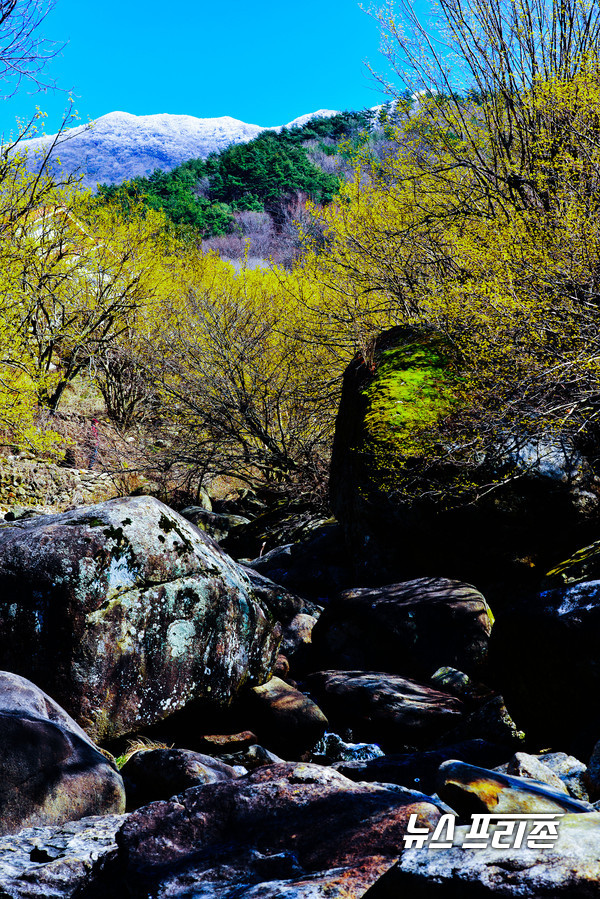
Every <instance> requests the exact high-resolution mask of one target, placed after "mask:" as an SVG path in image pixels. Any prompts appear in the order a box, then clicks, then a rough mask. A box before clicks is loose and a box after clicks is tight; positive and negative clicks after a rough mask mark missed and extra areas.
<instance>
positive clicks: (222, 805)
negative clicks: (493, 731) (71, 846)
mask: <svg viewBox="0 0 600 899" xmlns="http://www.w3.org/2000/svg"><path fill="white" fill-rule="evenodd" d="M411 814H415V815H417V820H418V821H419V823H420V824H421V826H423V825H429V826H434V825H435V823H436V822H437V821H438V820H439V817H440V811H439V809H438V807H437V806H436V804H435V803H434V801H433V800H430V799H429V798H428V797H426V796H423V795H421V794H414V793H411V792H410V791H402V790H399V789H397V788H391V789H388V788H386V787H385V786H380V785H377V786H376V785H371V784H355V783H352V782H351V781H349V780H347V778H345V777H343V776H342V775H341V774H338V773H337V772H336V771H332V770H331V769H328V768H323V767H321V766H319V765H310V764H294V763H292V764H280V765H273V766H270V767H267V768H260V769H258V770H257V771H255V772H253V773H252V774H250V775H247V776H245V777H242V778H240V779H238V780H234V781H228V782H223V783H217V784H207V785H205V786H203V787H193V788H192V789H189V790H186V792H185V793H182V794H181V795H179V796H177V797H175V798H174V799H172V800H171V801H169V802H154V803H152V804H151V805H149V806H146V807H145V808H143V809H140V810H139V811H137V812H134V813H133V814H132V815H130V817H129V818H128V820H127V822H126V823H125V825H124V826H123V828H122V829H121V831H120V833H119V835H118V845H119V851H118V855H117V856H116V857H115V858H113V859H112V861H111V862H110V863H107V864H106V866H105V869H104V877H103V879H102V880H101V881H98V883H97V891H96V892H95V893H91V892H88V893H86V899H87V897H91V896H92V895H94V896H107V895H111V894H116V895H124V894H127V895H135V896H138V895H139V896H142V895H143V896H146V895H157V896H165V897H166V896H176V895H188V896H192V895H193V896H203V897H206V899H209V897H210V899H212V897H215V899H216V897H219V899H221V897H223V896H232V897H233V896H234V895H235V896H248V897H249V896H255V897H259V896H265V895H266V896H273V897H275V896H281V895H284V896H290V899H291V897H292V896H294V897H298V896H305V897H307V899H308V896H311V897H314V899H319V897H323V899H325V897H327V896H336V895H339V896H340V897H341V896H344V897H345V899H358V897H360V896H362V895H363V893H364V892H365V889H366V888H367V887H368V886H369V885H370V884H371V883H373V882H374V881H375V880H376V879H377V878H378V877H379V876H380V875H381V874H382V873H383V871H385V870H386V868H388V867H390V865H392V864H393V863H394V861H395V860H396V859H397V857H398V851H399V847H400V846H401V841H402V835H403V834H404V833H405V830H406V826H407V823H408V820H409V817H410V815H411ZM199 849H200V851H199ZM330 879H331V881H332V883H333V887H332V890H331V892H330V891H329V889H328V883H329V880H330ZM342 883H344V884H345V885H346V887H347V889H346V891H345V892H341V891H339V892H337V893H336V889H338V886H341V884H342ZM336 884H337V885H338V886H336ZM236 885H237V890H235V889H234V887H235V886H236ZM259 885H260V886H259ZM278 890H279V892H278Z"/></svg>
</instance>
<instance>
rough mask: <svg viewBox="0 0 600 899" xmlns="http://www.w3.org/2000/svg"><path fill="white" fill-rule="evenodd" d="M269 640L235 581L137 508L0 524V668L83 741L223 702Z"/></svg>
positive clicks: (257, 666) (162, 512)
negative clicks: (31, 685)
mask: <svg viewBox="0 0 600 899" xmlns="http://www.w3.org/2000/svg"><path fill="white" fill-rule="evenodd" d="M280 636H281V631H280V627H279V625H278V624H277V623H276V621H275V619H274V617H273V615H272V614H271V613H270V612H269V610H268V608H267V606H266V605H265V604H264V602H263V601H262V600H261V599H259V598H258V596H257V595H256V592H255V590H254V588H253V587H252V585H251V583H250V581H249V579H248V577H247V576H246V575H245V573H244V571H243V570H242V569H241V568H240V567H239V566H238V565H237V564H236V563H235V562H233V561H232V560H231V559H230V558H229V557H228V556H227V555H225V553H224V552H223V551H222V550H221V549H220V548H219V546H218V545H217V544H216V543H215V542H214V541H213V540H212V539H211V538H210V537H208V536H207V535H206V534H204V533H203V532H202V531H200V530H199V529H198V528H197V527H195V526H194V525H193V524H191V523H190V522H188V521H186V520H185V519H184V518H182V517H181V516H180V515H178V514H177V513H176V512H173V510H171V509H169V508H168V507H167V506H165V505H163V503H161V502H159V501H158V500H156V499H153V498H151V497H143V496H142V497H126V498H121V499H115V500H110V501H109V502H106V503H100V504H98V505H95V506H86V507H82V508H80V509H77V510H76V511H73V512H66V513H63V514H60V515H48V516H42V517H39V518H34V519H30V520H25V521H19V522H16V523H14V524H11V525H8V524H7V525H4V526H0V664H2V666H3V667H5V668H7V669H9V670H11V671H15V672H17V673H19V674H22V675H24V676H26V677H29V678H31V679H32V680H33V681H34V682H36V683H38V684H40V685H41V686H42V687H43V688H44V689H46V690H47V691H48V692H50V693H51V695H52V696H54V697H56V698H57V700H58V701H59V702H60V703H61V704H62V705H63V706H64V707H65V708H66V709H67V710H68V711H69V713H70V714H71V715H73V717H74V718H75V719H76V720H77V721H78V722H79V724H81V726H82V727H83V728H84V729H85V730H86V731H87V733H88V734H89V735H91V736H92V737H93V738H94V739H96V740H102V739H110V738H113V737H117V736H119V735H121V734H125V733H128V732H130V731H133V730H135V729H139V728H140V727H142V726H147V725H149V724H151V723H153V722H156V721H158V720H160V719H163V718H165V717H167V716H168V715H170V714H172V713H173V712H176V711H178V710H180V709H182V708H183V707H184V706H186V705H187V704H188V703H190V702H192V701H195V700H203V701H205V702H207V703H210V704H211V705H216V706H223V705H227V704H229V703H230V702H231V700H232V699H233V697H234V696H235V695H236V693H237V692H238V690H239V688H240V687H241V686H242V685H252V684H260V683H262V682H263V681H264V680H266V679H267V678H268V677H269V675H270V673H271V670H272V668H273V666H274V663H275V659H276V655H277V650H278V646H279V642H280Z"/></svg>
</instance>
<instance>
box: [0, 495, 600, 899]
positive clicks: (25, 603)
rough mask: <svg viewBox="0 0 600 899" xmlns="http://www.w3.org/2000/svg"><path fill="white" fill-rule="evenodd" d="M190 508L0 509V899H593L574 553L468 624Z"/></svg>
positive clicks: (595, 672) (594, 617)
mask: <svg viewBox="0 0 600 899" xmlns="http://www.w3.org/2000/svg"><path fill="white" fill-rule="evenodd" d="M204 513H205V514H199V511H198V510H196V511H194V510H191V511H189V512H186V515H187V516H188V517H184V516H183V515H180V514H178V513H177V512H175V511H173V510H172V509H170V508H168V507H167V506H165V505H163V504H162V503H160V502H159V501H158V500H156V499H153V498H151V497H125V498H119V499H115V500H110V501H108V502H103V503H99V504H96V505H93V506H84V507H81V508H77V509H74V510H71V511H69V512H65V513H61V514H53V515H33V516H30V517H24V518H21V519H18V520H15V521H9V522H5V523H4V524H1V525H0V666H1V667H2V669H4V670H3V672H2V673H1V674H0V731H1V733H2V754H1V757H0V805H1V814H0V833H1V837H0V896H10V897H29V896H31V897H33V896H52V897H71V896H72V897H80V899H85V897H90V899H91V897H105V896H108V895H114V896H131V897H148V899H150V897H157V899H162V897H164V899H167V897H181V899H183V897H186V899H192V897H197V899H199V897H202V899H210V897H215V899H216V897H223V899H234V897H235V899H259V897H260V899H282V897H290V899H292V897H293V899H309V897H310V899H319V897H323V899H326V897H327V899H331V897H333V899H336V897H339V899H354V897H360V896H368V897H374V899H387V897H390V899H392V897H393V899H396V897H400V896H410V897H420V896H422V897H429V896H431V897H436V896H449V897H455V896H456V897H458V896H460V897H462V896H474V897H479V896H482V897H483V896H490V897H491V896H515V897H517V896H518V897H530V896H531V897H542V896H543V897H545V896H562V895H571V896H596V895H598V896H600V865H599V862H598V859H599V858H600V812H599V811H597V810H596V805H595V803H597V802H598V800H599V799H600V746H597V745H596V743H597V741H598V740H599V739H600V717H599V716H598V712H597V708H596V704H595V700H594V698H593V697H594V696H595V695H596V692H597V688H598V687H599V686H600V684H599V683H598V679H599V677H600V665H599V664H598V662H597V659H598V652H597V649H596V647H597V645H598V643H597V640H596V637H597V633H596V629H597V627H598V625H597V621H598V614H597V611H596V610H597V609H599V608H600V582H599V581H598V579H597V577H596V571H595V566H596V565H597V564H600V563H597V562H596V555H597V553H598V558H600V552H599V551H598V549H597V547H596V546H595V545H591V546H590V547H588V548H587V549H586V550H585V551H582V552H580V553H579V554H576V555H575V556H574V557H573V558H572V559H571V560H567V561H566V562H564V563H563V564H560V565H557V566H556V568H555V570H554V573H553V574H552V575H551V576H550V578H548V579H547V580H546V581H545V582H543V583H542V584H541V585H540V589H539V590H538V591H537V592H533V593H531V594H530V595H529V596H528V599H527V603H526V604H524V603H523V599H522V596H520V595H518V592H517V593H515V596H514V597H506V598H505V599H504V601H501V602H500V603H499V608H498V610H497V614H496V615H495V614H494V611H492V608H490V605H489V604H488V601H487V599H486V596H485V595H484V593H483V592H482V591H481V590H479V589H477V587H475V586H473V585H471V584H469V583H465V582H464V581H461V580H459V579H457V578H447V577H443V576H436V577H417V578H412V579H408V580H398V581H396V582H393V583H381V584H371V585H370V586H358V587H356V586H354V587H353V586H351V584H350V585H349V583H348V581H349V580H351V577H352V574H351V571H352V566H351V565H350V564H349V560H348V558H346V559H345V558H344V553H343V550H342V549H341V548H340V545H339V544H338V548H337V549H335V544H336V540H338V539H339V533H338V534H337V536H336V530H335V529H336V527H337V526H336V525H335V524H331V523H319V524H318V525H317V526H316V527H314V528H312V529H311V528H310V527H303V529H302V534H301V537H300V539H299V540H298V541H296V542H295V543H291V544H288V545H287V549H285V551H275V552H271V553H267V554H266V555H263V556H262V557H260V558H258V559H257V560H255V561H253V562H246V563H244V564H242V563H240V562H239V561H235V560H234V559H233V558H232V557H231V556H229V555H228V554H227V553H226V552H225V551H224V549H223V548H222V547H221V546H220V545H219V544H218V543H217V542H216V540H215V539H213V537H212V536H210V534H209V533H208V531H211V530H212V531H213V533H214V534H215V536H216V537H218V539H219V540H221V541H222V542H224V543H225V544H227V540H228V539H229V540H230V539H231V537H230V535H231V532H232V530H234V531H235V532H237V533H235V540H236V541H238V545H239V546H243V545H244V534H243V529H244V528H246V529H247V531H248V535H249V536H248V540H252V539H255V538H256V534H254V531H256V529H257V524H256V521H253V522H249V521H248V520H247V519H244V518H243V517H240V516H237V519H236V520H233V518H232V516H229V518H228V517H227V515H224V514H221V515H217V514H215V513H214V512H210V511H208V510H204ZM240 518H241V520H240ZM189 519H194V521H197V522H198V524H199V525H200V526H198V525H197V524H194V523H193V521H192V520H189ZM332 546H333V547H334V550H333V551H332ZM319 573H321V574H322V577H319ZM268 574H270V575H271V577H269V576H267V575H268ZM272 578H273V579H272ZM292 585H294V587H295V589H292ZM315 587H316V589H315ZM548 654H549V655H548ZM536 665H541V667H540V668H539V669H538V668H536ZM132 740H133V741H135V742H133V743H131V741H132ZM115 756H119V758H118V765H117V763H116V761H115ZM599 807H600V806H599ZM486 816H487V817H486ZM540 816H541V817H540ZM548 821H550V822H557V824H556V826H555V828H554V830H553V828H552V825H549V824H548V823H547V822H548ZM521 825H523V826H521ZM473 827H475V828H476V830H477V828H479V829H478V830H477V835H478V844H477V845H476V846H473V843H474V838H473V833H474V831H473ZM536 828H537V831H536ZM536 834H537V839H536ZM475 842H477V840H475Z"/></svg>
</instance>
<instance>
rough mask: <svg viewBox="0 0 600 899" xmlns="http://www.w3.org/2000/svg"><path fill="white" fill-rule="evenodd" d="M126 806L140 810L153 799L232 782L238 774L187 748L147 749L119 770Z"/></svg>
mask: <svg viewBox="0 0 600 899" xmlns="http://www.w3.org/2000/svg"><path fill="white" fill-rule="evenodd" d="M121 774H122V775H123V778H124V780H125V786H126V788H127V805H128V807H129V808H139V807H140V806H141V805H147V804H148V803H149V802H153V801H154V800H156V799H169V798H170V797H171V796H175V794H176V793H181V792H183V790H187V789H188V788H189V787H197V786H199V785H200V784H209V783H218V782H219V781H221V780H232V779H233V778H235V777H238V774H239V772H238V771H236V770H235V768H232V767H231V765H227V764H225V762H222V761H220V760H219V759H215V758H212V757H211V756H210V755H203V754H202V753H201V752H192V751H191V750H189V749H148V750H140V751H138V752H135V753H134V754H133V755H132V756H131V757H130V758H129V759H128V760H127V761H126V762H125V764H124V765H123V767H122V768H121Z"/></svg>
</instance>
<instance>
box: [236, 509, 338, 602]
mask: <svg viewBox="0 0 600 899" xmlns="http://www.w3.org/2000/svg"><path fill="white" fill-rule="evenodd" d="M248 564H249V566H250V567H251V568H253V569H254V570H255V571H257V572H259V573H260V574H264V575H265V576H266V577H268V578H270V579H271V580H272V581H275V582H276V583H277V584H281V585H282V586H283V587H285V588H286V589H287V590H291V591H293V592H295V593H300V594H302V595H303V596H308V597H310V598H311V599H313V600H314V601H316V602H318V603H326V602H327V600H328V598H329V597H330V596H332V595H333V594H334V593H337V592H338V591H339V590H343V589H345V588H347V587H351V586H352V585H353V584H355V583H356V576H355V572H354V564H353V560H352V557H351V555H349V554H348V547H347V546H346V542H345V539H344V533H343V530H342V528H341V527H340V525H339V524H337V523H335V524H324V525H322V526H321V527H319V528H318V529H317V530H316V531H315V532H314V533H313V534H312V535H311V537H310V539H308V540H306V541H304V542H300V543H282V544H280V545H278V546H274V547H273V549H270V550H268V551H267V552H265V553H263V555H262V556H259V557H258V558H255V559H253V560H252V561H251V562H249V563H248Z"/></svg>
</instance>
